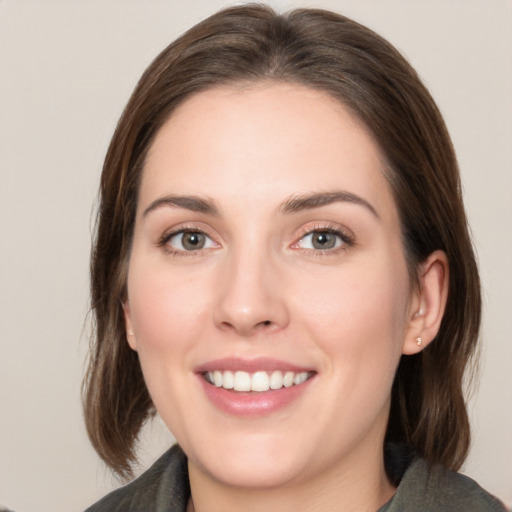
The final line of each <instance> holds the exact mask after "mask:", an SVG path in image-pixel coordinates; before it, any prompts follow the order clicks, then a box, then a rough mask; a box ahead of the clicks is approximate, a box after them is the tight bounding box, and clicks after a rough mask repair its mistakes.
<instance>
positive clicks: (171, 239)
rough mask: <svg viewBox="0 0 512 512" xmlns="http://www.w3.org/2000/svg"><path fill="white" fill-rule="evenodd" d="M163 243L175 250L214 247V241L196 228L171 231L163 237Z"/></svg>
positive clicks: (189, 250) (188, 250) (195, 249)
mask: <svg viewBox="0 0 512 512" xmlns="http://www.w3.org/2000/svg"><path fill="white" fill-rule="evenodd" d="M164 244H165V245H166V246H168V247H170V248H171V249H172V250H174V251H176V252H179V251H187V252H191V251H199V250H201V249H211V248H213V247H216V243H215V242H214V241H213V240H212V239H211V238H210V237H209V236H208V235H206V234H205V233H203V232H201V231H197V230H195V231H194V230H181V231H178V232H176V233H172V234H170V235H168V236H167V237H166V238H165V240H164Z"/></svg>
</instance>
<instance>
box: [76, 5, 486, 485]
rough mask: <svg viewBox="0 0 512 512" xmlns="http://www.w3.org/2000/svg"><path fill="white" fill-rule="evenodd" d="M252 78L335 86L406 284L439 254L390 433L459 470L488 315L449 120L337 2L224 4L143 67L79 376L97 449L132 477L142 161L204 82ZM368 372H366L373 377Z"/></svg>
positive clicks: (107, 175)
mask: <svg viewBox="0 0 512 512" xmlns="http://www.w3.org/2000/svg"><path fill="white" fill-rule="evenodd" d="M258 81H273V82H285V83H292V84H300V85H303V86H306V87H310V88H314V89H318V90H321V91H324V92H327V93H328V94H330V95H331V96H332V97H333V98H336V99H337V100H338V101H340V102H341V103H342V104H343V105H345V107H347V108H348V109H350V110H351V112H352V113H353V114H354V115H355V116H357V117H358V118H359V119H360V120H362V121H363V122H364V124H365V125H366V127H367V128H368V129H369V130H370V131H371V132H372V133H373V136H374V137H375V140H376V141H377V143H378V145H379V147H380V150H381V151H382V154H383V155H384V157H385V160H386V171H385V173H386V178H387V179H388V181H389V183H390V186H391V189H392V192H393V195H394V199H395V202H396V205H397V207H398V211H399V215H400V220H401V229H402V234H403V244H404V252H405V254H406V258H407V263H408V268H409V272H410V277H411V284H412V285H414V283H416V282H417V281H416V276H417V269H418V266H419V265H420V263H421V262H422V261H424V260H425V259H426V258H427V257H428V255H429V254H431V253H432V252H433V251H435V250H437V249H441V250H443V251H445V253H446V254H447V256H448V260H449V266H450V272H449V276H450V278H449V279H450V281H449V296H448V302H447V306H446V311H445V314H444V317H443V321H442V324H441V328H440V331H439V333H438V335H437V337H436V339H435V340H434V341H433V342H432V343H431V344H430V345H429V346H428V347H426V348H425V350H423V351H422V352H421V353H419V354H417V355H412V356H402V359H401V361H400V364H399V367H398V370H397V373H396V377H395V381H394V385H393V389H392V405H391V412H390V418H389V425H388V430H387V440H393V441H400V442H405V443H406V444H408V445H409V446H410V447H411V448H412V449H413V450H414V451H415V452H416V453H418V454H419V455H421V456H423V457H424V458H426V459H427V461H429V462H431V463H441V464H444V465H445V466H446V467H448V468H451V469H457V468H459V467H460V465H461V464H462V462H463V461H464V459H465V457H466V454H467V451H468V446H469V436H470V434H469V422H468V415H467V411H466V407H465V402H464V396H463V377H464V373H465V369H466V367H467V366H468V363H469V361H470V359H471V356H472V354H473V352H474V350H475V347H476V344H477V339H478V331H479V325H480V312H481V298H480V283H479V276H478V270H477V266H476V262H475V256H474V253H473V248H472V243H471V239H470V236H469V233H468V227H467V221H466V214H465V211H464V206H463V202H462V195H461V185H460V178H459V172H458V167H457V161H456V157H455V154H454V150H453V147H452V144H451V141H450V137H449V134H448V132H447V129H446V127H445V124H444V122H443V119H442V117H441V115H440V113H439V110H438V108H437V107H436V105H435V103H434V101H433V99H432V97H431V96H430V94H429V92H428V91H427V89H426V88H425V87H424V85H423V84H422V82H421V80H420V79H419V78H418V75H417V74H416V72H415V71H414V70H413V69H412V67H411V66H410V65H409V64H408V63H407V61H406V60H405V59H404V58H403V57H402V56H401V55H400V54H399V52H398V51H397V50H396V49H395V48H394V47H393V46H392V45H390V44H389V43H388V42H387V41H385V40H384V39H383V38H381V37H380V36H378V35H377V34H375V33H374V32H372V31H371V30H369V29H368V28H366V27H364V26H362V25H360V24H358V23H356V22H354V21H352V20H350V19H348V18H346V17H343V16H340V15H338V14H334V13H332V12H328V11H323V10H315V9H300V10H295V11H292V12H289V13H287V14H284V15H280V14H277V13H276V12H274V11H273V10H272V9H270V8H269V7H265V6H261V5H253V4H251V5H245V6H240V7H233V8H228V9H225V10H223V11H220V12H219V13H217V14H214V15H213V16H211V17H209V18H208V19H206V20H205V21H203V22H201V23H199V24H198V25H196V26H194V27H193V28H192V29H191V30H189V31H188V32H186V33H185V34H184V35H183V36H181V37H180V38H179V39H177V40H176V41H175V42H173V43H172V44H171V45H170V46H168V47H167V48H166V49H165V50H164V51H163V52H162V53H161V54H160V55H159V56H158V57H157V58H156V59H155V60H154V61H153V63H152V64H151V65H150V66H149V67H148V69H147V70H146V71H145V73H144V74H143V76H142V78H141V80H140V81H139V83H138V85H137V86H136V88H135V90H134V92H133V94H132V96H131V98H130V100H129V101H128V104H127V106H126V108H125V110H124V112H123V114H122V116H121V119H120V120H119V123H118V125H117V128H116V130H115V133H114V136H113V138H112V141H111V144H110V147H109V149H108V152H107V155H106V158H105V163H104V167H103V173H102V176H101V184H100V196H99V210H98V214H97V223H96V234H95V241H94V245H93V249H92V256H91V300H92V304H91V308H92V312H93V315H94V320H95V322H94V334H93V339H92V343H91V354H90V360H89V368H88V372H87V375H86V378H85V380H84V410H85V420H86V425H87V430H88V433H89V436H90V439H91V441H92V444H93V445H94V447H95V449H96V451H97V452H98V454H99V455H100V457H101V458H102V459H103V460H104V461H105V462H106V463H107V464H108V465H109V466H110V467H111V468H112V469H113V470H114V471H115V472H116V473H118V474H119V475H120V476H124V477H127V476H130V475H131V467H132V464H133V462H135V460H136V455H135V444H136V440H137V436H138V433H139V431H140V429H141V427H142V425H143V424H144V422H145V421H146V420H147V419H148V418H149V417H151V415H153V414H154V412H155V411H154V407H153V404H152V401H151V398H150V396H149V393H148V390H147V388H146V385H145V383H144V379H143V376H142V372H141V368H140V364H139V360H138V356H137V354H136V353H135V352H133V351H132V350H131V349H130V348H129V346H128V343H127V341H126V332H125V325H124V317H123V310H122V301H123V300H124V299H125V297H126V278H127V270H128V262H129V255H130V245H131V239H132V234H133V229H134V219H135V211H136V205H137V194H138V189H139V184H140V180H141V173H142V172H143V168H144V159H145V156H146V154H147V152H148V149H149V148H150V146H151V144H152V141H153V140H154V138H155V135H156V133H157V132H158V130H159V129H160V127H161V126H162V125H163V124H164V123H165V122H166V120H167V119H169V117H170V116H171V115H172V113H173V111H174V110H175V109H176V108H177V106H178V105H180V104H181V103H183V102H184V101H185V100H186V99H187V98H189V97H190V96H191V95H193V94H196V93H198V92H200V91H204V90H206V89H208V88H212V87H219V86H229V85H231V86H233V85H236V84H250V83H251V82H258ZM369 378H370V377H369Z"/></svg>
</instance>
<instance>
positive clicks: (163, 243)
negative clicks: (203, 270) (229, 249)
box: [156, 226, 213, 256]
mask: <svg viewBox="0 0 512 512" xmlns="http://www.w3.org/2000/svg"><path fill="white" fill-rule="evenodd" d="M187 233H188V234H198V235H204V236H205V237H207V238H208V239H209V240H212V241H213V239H212V237H210V236H209V235H208V234H207V233H206V232H205V231H203V230H202V229H199V228H197V227H193V226H190V227H186V226H185V227H181V228H179V229H177V230H175V231H171V232H170V233H164V234H163V235H162V237H161V238H160V239H159V240H158V242H157V244H156V245H157V246H158V247H161V248H162V249H163V250H164V251H165V252H166V253H167V254H170V255H171V256H195V255H196V254H197V253H198V252H199V251H200V250H201V249H198V250H197V251H187V250H185V249H183V250H179V249H174V248H173V247H171V246H170V245H169V242H170V241H171V240H172V238H174V237H176V236H178V235H180V234H181V235H184V234H187ZM206 250H208V248H206Z"/></svg>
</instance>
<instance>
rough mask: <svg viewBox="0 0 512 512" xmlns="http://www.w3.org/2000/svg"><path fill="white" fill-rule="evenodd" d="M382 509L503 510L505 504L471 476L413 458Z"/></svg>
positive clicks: (388, 511) (405, 511) (423, 511)
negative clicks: (395, 490)
mask: <svg viewBox="0 0 512 512" xmlns="http://www.w3.org/2000/svg"><path fill="white" fill-rule="evenodd" d="M384 511H386V512H399V511H400V512H408V511H411V512H412V511H414V512H430V511H436V512H459V511H460V512H504V511H505V507H504V506H503V504H502V503H501V502H500V501H499V500H498V499H496V498H495V497H494V496H492V495H491V494H489V493H488V492H486V491H485V490H484V489H482V488H481V487H480V486H479V485H478V484H477V483H476V482H475V481H474V480H472V479H471V478H469V477H467V476H464V475H461V474H460V473H456V472H454V471H449V470H447V469H445V468H443V467H442V466H433V467H431V466H429V465H428V464H427V463H426V462H425V461H424V460H423V459H416V460H415V461H414V462H412V464H411V465H410V467H409V468H408V469H407V471H406V472H405V474H404V476H403V478H402V481H401V482H400V485H399V486H398V490H397V492H396V494H395V497H394V498H393V499H392V500H391V502H390V503H389V504H388V507H386V508H383V509H382V512H384Z"/></svg>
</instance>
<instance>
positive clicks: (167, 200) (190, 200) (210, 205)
mask: <svg viewBox="0 0 512 512" xmlns="http://www.w3.org/2000/svg"><path fill="white" fill-rule="evenodd" d="M162 206H170V207H178V208H184V209H185V210H190V211H192V212H198V213H205V214H208V215H213V216H215V217H218V216H219V209H218V208H217V206H216V205H215V201H214V200H213V199H209V198H205V197H199V196H176V195H169V196H164V197H160V198H158V199H156V200H155V201H153V202H152V203H151V204H150V205H149V206H148V207H147V208H146V209H145V210H144V212H143V214H142V216H143V217H146V216H147V215H148V213H150V212H152V211H154V210H156V209H157V208H161V207H162Z"/></svg>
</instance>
